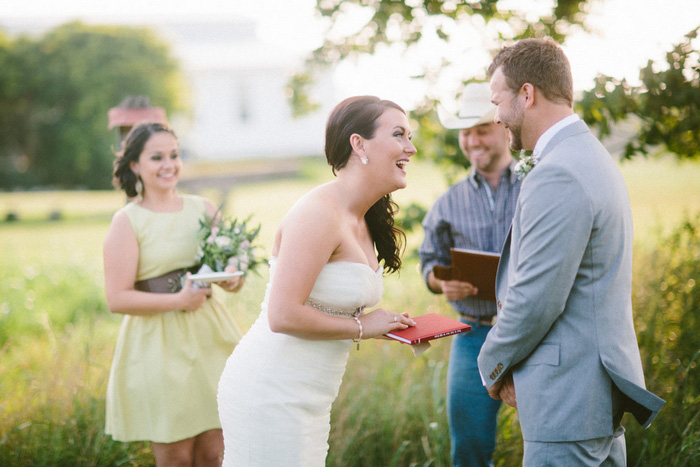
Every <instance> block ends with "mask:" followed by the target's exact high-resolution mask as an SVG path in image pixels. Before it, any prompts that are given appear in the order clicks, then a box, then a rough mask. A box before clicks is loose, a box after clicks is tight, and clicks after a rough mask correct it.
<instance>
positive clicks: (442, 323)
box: [386, 313, 472, 345]
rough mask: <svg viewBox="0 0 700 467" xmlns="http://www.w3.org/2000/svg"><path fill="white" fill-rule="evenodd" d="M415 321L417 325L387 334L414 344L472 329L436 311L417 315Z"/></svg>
mask: <svg viewBox="0 0 700 467" xmlns="http://www.w3.org/2000/svg"><path fill="white" fill-rule="evenodd" d="M413 321H415V322H416V325H415V326H410V327H408V328H406V329H403V330H401V331H394V332H390V333H388V334H387V335H386V336H387V337H390V338H391V339H395V340H397V341H399V342H403V343H404V344H411V345H413V344H419V343H421V342H427V341H430V340H433V339H439V338H441V337H447V336H451V335H453V334H459V333H461V332H465V331H470V330H471V328H472V327H471V326H469V325H468V324H464V323H462V322H460V321H456V320H454V319H452V318H448V317H446V316H442V315H438V314H435V313H428V314H425V315H422V316H416V317H414V318H413Z"/></svg>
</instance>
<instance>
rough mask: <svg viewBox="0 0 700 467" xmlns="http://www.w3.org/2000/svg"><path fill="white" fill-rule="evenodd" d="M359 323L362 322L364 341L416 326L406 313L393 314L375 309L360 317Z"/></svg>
mask: <svg viewBox="0 0 700 467" xmlns="http://www.w3.org/2000/svg"><path fill="white" fill-rule="evenodd" d="M360 321H362V337H363V338H364V339H370V338H372V337H382V336H383V335H384V334H386V333H388V332H391V331H398V330H400V329H406V328H407V327H409V326H415V325H416V322H415V321H413V320H412V319H411V318H410V317H409V316H408V313H394V312H393V311H389V310H384V309H382V308H377V309H376V310H374V311H371V312H369V313H367V314H364V315H362V316H361V317H360Z"/></svg>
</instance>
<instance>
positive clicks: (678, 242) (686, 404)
mask: <svg viewBox="0 0 700 467" xmlns="http://www.w3.org/2000/svg"><path fill="white" fill-rule="evenodd" d="M635 271H636V272H637V273H638V274H637V275H636V276H635V285H634V290H635V295H634V308H635V312H636V320H635V321H636V322H635V325H636V329H637V335H638V339H639V346H640V349H641V352H642V360H643V365H644V370H645V375H646V381H647V386H648V387H649V388H650V390H652V391H653V392H655V393H656V394H659V395H660V396H661V397H662V398H663V399H665V400H666V405H665V406H664V408H663V409H662V410H661V412H660V413H659V415H658V416H657V418H656V420H655V421H654V423H653V424H652V425H651V427H650V428H649V429H648V430H646V431H642V430H641V429H639V427H636V426H634V425H633V424H631V423H630V424H628V425H627V426H628V428H629V429H630V437H635V438H636V437H638V438H639V439H640V440H641V441H642V442H641V443H640V446H637V447H636V449H634V450H631V451H630V454H631V455H630V465H652V464H653V465H674V466H691V465H698V463H700V393H698V388H700V371H698V367H699V366H700V333H698V329H700V315H699V314H698V310H700V214H697V215H695V217H694V218H686V220H685V221H683V222H682V223H681V225H679V226H678V227H677V228H676V229H675V231H674V232H673V233H671V235H669V236H668V238H665V239H659V242H658V249H657V250H656V251H654V252H653V253H651V254H649V255H647V257H645V258H644V259H642V261H641V267H637V268H636V269H635ZM645 451H648V452H645ZM645 456H647V458H646V459H644V457H645ZM650 459H651V460H653V461H654V462H649V461H650Z"/></svg>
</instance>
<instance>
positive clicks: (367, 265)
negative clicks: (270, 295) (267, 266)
mask: <svg viewBox="0 0 700 467" xmlns="http://www.w3.org/2000/svg"><path fill="white" fill-rule="evenodd" d="M270 260H271V261H272V260H275V261H277V256H271V257H270ZM329 264H357V265H358V266H364V267H366V268H367V269H369V270H370V271H372V272H374V273H378V272H379V271H381V270H382V266H381V264H380V265H377V269H372V266H370V265H369V264H365V263H359V262H357V261H329V262H327V263H326V264H324V265H323V267H326V266H328V265H329Z"/></svg>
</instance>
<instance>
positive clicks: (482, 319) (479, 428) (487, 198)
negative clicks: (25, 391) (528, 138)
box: [418, 83, 520, 467]
mask: <svg viewBox="0 0 700 467" xmlns="http://www.w3.org/2000/svg"><path fill="white" fill-rule="evenodd" d="M495 113H496V108H495V106H494V105H493V104H491V92H490V89H489V85H488V83H469V84H468V85H467V86H466V87H465V89H464V92H463V93H462V98H461V102H460V107H459V111H458V112H457V113H456V114H454V113H450V112H449V111H448V110H446V109H445V107H442V106H439V107H438V117H439V118H440V122H441V123H442V125H443V126H444V127H445V128H446V129H448V130H458V131H459V147H460V149H461V150H462V152H463V154H464V156H465V157H466V159H467V161H468V162H469V165H470V166H471V169H470V171H469V173H468V175H467V177H466V178H464V179H463V180H461V181H460V182H458V183H456V184H455V185H453V186H452V187H450V188H449V189H448V190H447V192H446V193H444V194H443V195H442V196H440V197H439V198H438V199H437V201H436V202H435V204H434V205H433V206H432V207H431V208H430V210H429V211H428V213H427V215H426V216H425V219H424V220H423V230H424V232H425V237H424V240H423V243H422V245H421V246H420V248H419V250H418V253H419V255H420V260H421V270H422V274H423V278H424V280H425V282H426V285H427V286H428V289H429V290H430V291H431V292H433V293H435V294H443V295H444V297H445V299H447V300H448V302H449V303H450V305H451V306H452V307H453V308H454V310H455V311H456V312H457V313H459V315H460V321H462V322H464V323H467V324H469V325H471V326H472V330H471V332H468V333H462V334H459V335H457V336H455V338H454V339H452V348H451V350H450V362H449V368H448V374H447V410H448V421H449V426H450V437H451V442H452V447H451V456H452V463H453V465H454V466H455V467H464V466H487V465H491V462H492V457H493V452H494V450H495V447H496V427H497V415H498V409H499V407H500V401H496V400H493V399H491V398H490V397H489V395H488V392H487V391H486V388H485V387H484V386H483V384H482V382H481V378H480V376H479V370H478V367H477V361H476V359H477V356H478V355H479V350H480V349H481V346H482V344H483V343H484V340H485V339H486V334H488V332H489V330H490V329H491V325H492V320H493V319H494V316H495V315H496V302H495V301H492V300H482V299H479V298H476V297H475V295H476V294H477V292H478V290H477V288H476V287H475V286H474V285H473V284H470V283H468V282H461V281H456V280H449V281H444V280H439V279H437V278H436V277H435V275H434V274H433V267H434V266H435V265H442V266H449V265H450V261H451V259H450V248H466V249H472V250H481V251H487V252H494V253H500V251H501V247H502V246H503V242H504V241H505V238H506V235H507V233H508V229H509V227H510V223H511V220H512V219H513V213H514V212H515V204H516V200H517V197H518V194H519V193H520V180H519V179H518V176H517V175H516V174H515V173H514V165H515V161H514V160H513V158H512V156H511V152H510V148H509V136H508V131H507V130H506V129H505V128H504V127H502V126H500V125H497V124H496V123H494V116H495Z"/></svg>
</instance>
